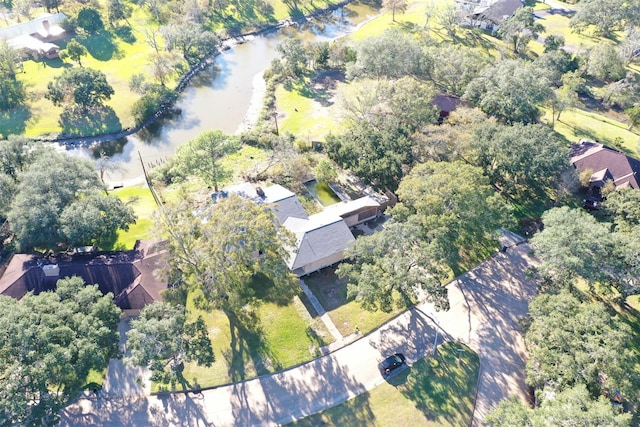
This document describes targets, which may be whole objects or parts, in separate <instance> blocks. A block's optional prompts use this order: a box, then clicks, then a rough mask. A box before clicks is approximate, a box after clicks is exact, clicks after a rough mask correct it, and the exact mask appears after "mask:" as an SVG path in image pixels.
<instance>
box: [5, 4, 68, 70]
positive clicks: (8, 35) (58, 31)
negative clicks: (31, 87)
mask: <svg viewBox="0 0 640 427" xmlns="http://www.w3.org/2000/svg"><path fill="white" fill-rule="evenodd" d="M64 19H66V16H65V15H64V13H56V14H52V13H43V14H41V15H40V16H38V17H37V18H35V19H32V20H30V21H27V22H21V23H19V24H15V25H12V26H10V27H6V28H0V39H2V40H5V41H6V42H7V44H8V45H9V46H10V47H11V48H13V49H16V50H20V51H23V52H25V53H26V54H28V55H31V56H34V57H42V56H44V57H46V58H49V59H53V58H57V57H58V52H59V51H60V47H59V46H58V45H56V44H54V43H52V42H53V41H56V40H60V39H62V38H63V37H65V36H66V31H65V30H64V28H62V27H61V26H60V24H61V23H62V21H63V20H64Z"/></svg>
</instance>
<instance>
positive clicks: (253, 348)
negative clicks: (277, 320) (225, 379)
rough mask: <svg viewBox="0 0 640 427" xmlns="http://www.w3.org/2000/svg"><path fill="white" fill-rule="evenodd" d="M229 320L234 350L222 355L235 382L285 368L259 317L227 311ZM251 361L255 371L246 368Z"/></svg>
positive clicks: (247, 313) (253, 314) (248, 313)
mask: <svg viewBox="0 0 640 427" xmlns="http://www.w3.org/2000/svg"><path fill="white" fill-rule="evenodd" d="M226 314H227V317H228V319H229V332H230V335H231V343H230V348H231V350H229V351H227V352H224V353H223V357H224V358H225V359H226V362H227V365H228V366H229V378H231V380H232V381H233V382H237V381H242V380H244V379H247V378H250V377H254V376H256V375H257V376H260V375H265V374H268V373H269V372H273V371H278V370H280V369H282V365H281V363H280V362H279V361H278V360H277V359H276V357H275V355H274V354H273V353H272V352H271V351H270V350H269V347H268V345H267V341H266V339H265V336H264V331H263V330H262V327H261V325H260V320H259V319H258V317H257V316H256V315H255V313H252V312H248V311H245V312H241V313H233V312H226ZM249 361H251V362H252V365H253V368H254V370H255V373H253V372H248V371H247V362H249Z"/></svg>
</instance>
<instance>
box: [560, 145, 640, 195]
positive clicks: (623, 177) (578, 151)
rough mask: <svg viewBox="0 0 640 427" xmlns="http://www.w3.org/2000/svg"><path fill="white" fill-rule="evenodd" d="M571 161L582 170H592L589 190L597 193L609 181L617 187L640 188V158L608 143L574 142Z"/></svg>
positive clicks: (598, 193)
mask: <svg viewBox="0 0 640 427" xmlns="http://www.w3.org/2000/svg"><path fill="white" fill-rule="evenodd" d="M570 162H571V164H572V165H573V167H575V168H576V169H577V170H578V171H580V172H583V171H585V170H590V171H591V172H592V175H591V178H590V180H589V190H590V191H591V192H592V193H593V194H595V195H600V190H601V189H602V187H603V186H604V184H605V183H606V182H607V181H611V182H613V184H614V185H615V187H616V188H623V187H631V188H635V189H638V188H640V181H639V177H640V160H637V159H634V158H633V157H629V156H627V155H625V154H624V153H622V152H621V151H618V150H616V149H613V148H611V147H607V146H606V145H602V144H600V143H597V142H592V141H587V140H581V141H580V142H579V143H578V144H572V145H571V159H570Z"/></svg>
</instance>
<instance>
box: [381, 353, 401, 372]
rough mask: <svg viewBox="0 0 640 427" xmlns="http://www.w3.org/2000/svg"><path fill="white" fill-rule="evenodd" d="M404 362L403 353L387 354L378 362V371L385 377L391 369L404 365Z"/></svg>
mask: <svg viewBox="0 0 640 427" xmlns="http://www.w3.org/2000/svg"><path fill="white" fill-rule="evenodd" d="M405 362H406V358H405V357H404V354H402V353H396V354H394V355H393V356H389V357H387V358H386V359H384V360H383V361H382V362H380V365H379V366H378V368H379V369H380V373H381V374H382V376H383V377H386V376H387V375H389V374H390V373H391V371H393V370H394V369H397V368H399V367H400V366H402V365H404V364H405Z"/></svg>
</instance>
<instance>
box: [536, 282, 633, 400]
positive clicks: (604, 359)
mask: <svg viewBox="0 0 640 427" xmlns="http://www.w3.org/2000/svg"><path fill="white" fill-rule="evenodd" d="M528 316H529V318H530V321H531V324H530V326H529V327H528V328H527V331H526V335H525V342H526V345H527V349H528V350H529V360H528V361H527V383H528V384H529V385H531V386H533V387H535V388H537V389H542V388H544V387H547V388H551V389H552V390H556V391H561V390H564V389H565V388H568V387H573V386H575V385H579V384H583V385H585V386H586V387H587V389H588V390H589V391H590V393H591V394H592V395H593V396H599V395H601V394H602V392H603V391H605V390H608V389H610V388H615V389H618V390H622V391H623V392H629V391H630V390H631V388H630V385H631V383H630V378H629V377H628V375H627V372H628V370H629V369H631V360H632V359H631V353H630V350H629V349H628V339H629V337H630V334H631V331H630V329H629V327H628V326H627V325H626V324H624V323H622V322H619V321H617V319H616V318H615V317H612V316H611V315H610V314H609V313H608V312H607V309H606V307H605V306H604V305H603V304H602V303H599V302H594V303H587V302H585V303H580V301H578V299H577V298H575V297H574V296H573V295H571V294H570V293H569V292H567V291H563V292H561V293H559V294H557V295H553V294H540V295H538V296H537V297H536V298H535V299H534V300H533V301H532V302H531V304H530V305H529V314H528Z"/></svg>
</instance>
